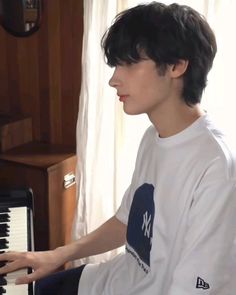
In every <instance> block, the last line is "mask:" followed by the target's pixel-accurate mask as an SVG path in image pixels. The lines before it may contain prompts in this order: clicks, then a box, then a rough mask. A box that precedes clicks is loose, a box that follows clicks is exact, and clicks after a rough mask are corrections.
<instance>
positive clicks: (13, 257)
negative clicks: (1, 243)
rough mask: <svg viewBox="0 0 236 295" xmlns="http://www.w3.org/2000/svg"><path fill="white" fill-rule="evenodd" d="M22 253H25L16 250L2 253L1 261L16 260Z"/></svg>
mask: <svg viewBox="0 0 236 295" xmlns="http://www.w3.org/2000/svg"><path fill="white" fill-rule="evenodd" d="M22 255H24V253H20V252H15V251H8V252H5V253H2V254H1V255H0V261H3V260H5V261H12V260H16V259H18V258H19V257H22Z"/></svg>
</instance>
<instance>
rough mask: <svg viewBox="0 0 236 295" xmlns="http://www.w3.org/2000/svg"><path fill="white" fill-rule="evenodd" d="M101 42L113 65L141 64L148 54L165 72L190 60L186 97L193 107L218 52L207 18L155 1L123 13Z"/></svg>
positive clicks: (186, 79)
mask: <svg viewBox="0 0 236 295" xmlns="http://www.w3.org/2000/svg"><path fill="white" fill-rule="evenodd" d="M101 44H102V48H103V49H104V54H105V57H106V62H107V64H108V65H110V66H117V65H120V64H123V63H128V64H130V63H137V62H139V61H140V60H141V59H142V58H143V55H144V54H145V56H147V57H148V58H150V59H152V60H153V61H154V62H155V63H156V65H157V67H158V68H159V69H160V70H161V71H160V72H162V73H163V74H164V73H165V69H166V67H167V65H173V64H177V63H178V61H179V60H181V59H183V60H188V62H189V64H188V67H187V70H186V72H185V73H184V75H183V81H184V86H183V90H182V96H183V98H184V101H185V102H186V104H187V105H190V106H191V105H194V104H196V103H199V102H200V101H201V97H202V92H203V90H204V88H205V87H206V84H207V74H208V72H209V70H210V69H211V67H212V64H213V60H214V57H215V54H216V51H217V45H216V40H215V35H214V33H213V31H212V29H211V28H210V26H209V24H208V23H207V21H206V20H205V18H204V17H203V16H202V15H201V14H199V13H198V12H197V11H195V10H194V9H192V8H191V7H189V6H186V5H178V4H176V3H174V4H171V5H165V4H162V3H159V2H152V3H150V4H142V5H138V6H136V7H133V8H130V9H128V10H125V11H123V12H121V13H120V14H118V15H117V17H116V18H115V20H114V23H113V24H112V25H111V27H110V28H109V29H108V30H107V31H106V32H105V34H104V36H103V38H102V42H101Z"/></svg>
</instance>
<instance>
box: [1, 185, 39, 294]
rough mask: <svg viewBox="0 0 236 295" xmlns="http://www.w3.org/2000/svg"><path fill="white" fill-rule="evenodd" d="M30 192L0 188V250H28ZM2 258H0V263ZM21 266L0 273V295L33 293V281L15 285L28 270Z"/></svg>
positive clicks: (30, 244)
mask: <svg viewBox="0 0 236 295" xmlns="http://www.w3.org/2000/svg"><path fill="white" fill-rule="evenodd" d="M32 212H33V194H32V191H31V190H30V189H18V190H0V253H3V252H5V251H19V252H22V251H23V252H24V251H31V250H33V249H34V245H33V241H34V239H33V214H32ZM4 263H5V262H0V266H2V265H4ZM30 271H31V270H30V269H21V270H18V271H15V272H12V273H9V274H6V275H0V295H1V294H6V295H33V294H34V292H33V284H29V285H15V280H16V278H17V277H19V276H22V275H24V274H27V273H29V272H30Z"/></svg>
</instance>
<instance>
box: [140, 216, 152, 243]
mask: <svg viewBox="0 0 236 295" xmlns="http://www.w3.org/2000/svg"><path fill="white" fill-rule="evenodd" d="M151 218H152V215H151V214H149V215H148V212H147V211H146V212H145V213H144V214H143V225H142V230H143V232H144V236H146V237H148V238H150V235H151V225H152V224H151Z"/></svg>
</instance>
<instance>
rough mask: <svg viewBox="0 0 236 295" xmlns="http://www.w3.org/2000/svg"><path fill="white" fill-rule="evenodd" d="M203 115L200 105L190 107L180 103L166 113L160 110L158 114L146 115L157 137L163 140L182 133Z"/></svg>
mask: <svg viewBox="0 0 236 295" xmlns="http://www.w3.org/2000/svg"><path fill="white" fill-rule="evenodd" d="M204 114H205V112H204V110H203V109H202V108H201V106H200V104H196V105H194V106H192V107H190V106H187V105H186V104H185V103H180V104H178V105H175V106H173V105H172V106H171V107H169V108H168V111H164V110H162V111H161V110H160V111H159V112H158V114H157V113H155V114H148V116H149V119H150V121H151V122H152V124H153V125H154V126H155V128H156V129H157V131H158V133H159V136H160V137H163V138H164V137H169V136H172V135H175V134H177V133H179V132H181V131H183V130H184V129H186V128H187V127H188V126H190V125H191V124H192V123H193V122H194V121H196V120H197V119H198V118H199V117H201V116H203V115H204Z"/></svg>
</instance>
